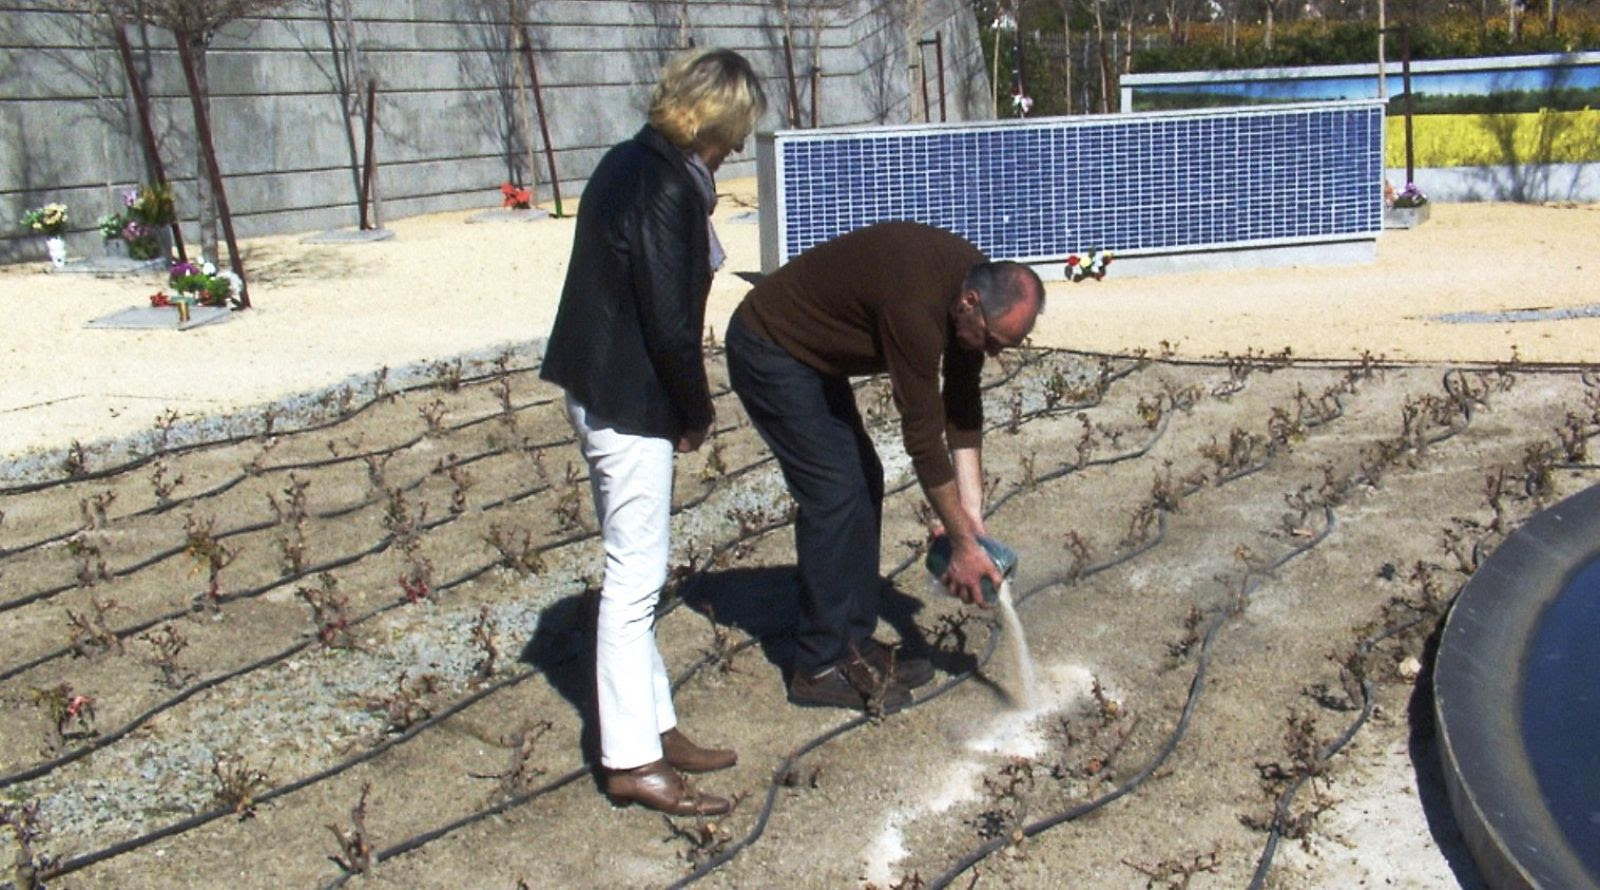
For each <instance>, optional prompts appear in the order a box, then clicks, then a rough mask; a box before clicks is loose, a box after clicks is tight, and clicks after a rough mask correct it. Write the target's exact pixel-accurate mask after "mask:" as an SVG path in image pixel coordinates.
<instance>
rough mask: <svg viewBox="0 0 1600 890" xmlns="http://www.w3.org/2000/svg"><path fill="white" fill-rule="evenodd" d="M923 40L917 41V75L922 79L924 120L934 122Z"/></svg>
mask: <svg viewBox="0 0 1600 890" xmlns="http://www.w3.org/2000/svg"><path fill="white" fill-rule="evenodd" d="M924 55H925V53H923V51H922V42H921V41H920V40H919V41H917V77H918V79H919V80H921V81H922V122H923V123H925V124H930V123H933V103H932V102H931V101H929V99H928V66H927V65H925V64H923V56H924Z"/></svg>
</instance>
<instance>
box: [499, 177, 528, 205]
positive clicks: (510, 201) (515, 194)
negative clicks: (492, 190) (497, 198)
mask: <svg viewBox="0 0 1600 890" xmlns="http://www.w3.org/2000/svg"><path fill="white" fill-rule="evenodd" d="M500 194H502V195H504V196H505V200H503V201H501V202H500V206H501V207H510V208H512V209H515V210H528V209H530V208H531V207H532V206H533V191H532V190H531V189H519V188H517V187H516V186H514V185H512V184H511V183H509V182H503V183H501V184H500Z"/></svg>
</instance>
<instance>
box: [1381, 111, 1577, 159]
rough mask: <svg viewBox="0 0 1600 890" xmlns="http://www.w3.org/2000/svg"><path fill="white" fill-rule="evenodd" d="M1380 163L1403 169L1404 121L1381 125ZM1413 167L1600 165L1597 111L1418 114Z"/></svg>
mask: <svg viewBox="0 0 1600 890" xmlns="http://www.w3.org/2000/svg"><path fill="white" fill-rule="evenodd" d="M1387 124H1388V132H1387V143H1386V145H1385V152H1384V155H1385V163H1387V165H1388V166H1390V167H1404V166H1405V164H1406V143H1405V118H1403V117H1399V116H1396V117H1391V118H1389V119H1388V121H1387ZM1411 135H1412V139H1413V140H1415V146H1416V147H1415V149H1414V151H1413V155H1414V157H1413V161H1414V163H1415V165H1416V166H1418V167H1477V166H1490V165H1498V164H1510V163H1517V164H1581V163H1586V162H1594V161H1600V109H1593V108H1586V109H1584V110H1582V111H1537V112H1532V113H1529V114H1422V115H1417V116H1415V117H1413V118H1412V122H1411Z"/></svg>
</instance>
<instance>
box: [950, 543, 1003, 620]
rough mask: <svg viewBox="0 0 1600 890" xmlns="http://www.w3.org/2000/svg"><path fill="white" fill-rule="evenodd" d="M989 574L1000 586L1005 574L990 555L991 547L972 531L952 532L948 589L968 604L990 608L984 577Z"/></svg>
mask: <svg viewBox="0 0 1600 890" xmlns="http://www.w3.org/2000/svg"><path fill="white" fill-rule="evenodd" d="M984 578H988V579H989V581H990V582H991V583H992V584H993V585H994V587H995V589H997V590H998V589H999V587H1000V584H1001V582H1002V581H1004V580H1005V576H1004V575H1001V574H1000V568H999V567H998V566H996V565H995V564H994V560H992V559H990V558H989V553H988V551H986V550H984V549H983V545H981V544H979V543H978V539H977V538H976V537H974V536H972V535H952V536H951V537H950V568H949V569H948V570H946V571H945V573H944V577H943V578H941V579H940V580H941V581H943V582H944V586H945V589H946V590H948V591H950V595H951V596H953V597H955V598H957V599H959V600H961V601H963V602H965V603H968V604H969V605H974V606H978V607H980V608H984V609H987V608H989V602H988V600H986V599H984V598H983V579H984Z"/></svg>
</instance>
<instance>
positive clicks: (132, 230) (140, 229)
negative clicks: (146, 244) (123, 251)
mask: <svg viewBox="0 0 1600 890" xmlns="http://www.w3.org/2000/svg"><path fill="white" fill-rule="evenodd" d="M147 234H149V231H148V230H147V229H146V228H145V227H144V226H143V225H142V224H140V223H138V222H135V221H133V220H129V221H128V224H127V225H125V226H123V227H122V240H124V241H137V240H139V239H140V238H143V237H144V236H145V235H147Z"/></svg>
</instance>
